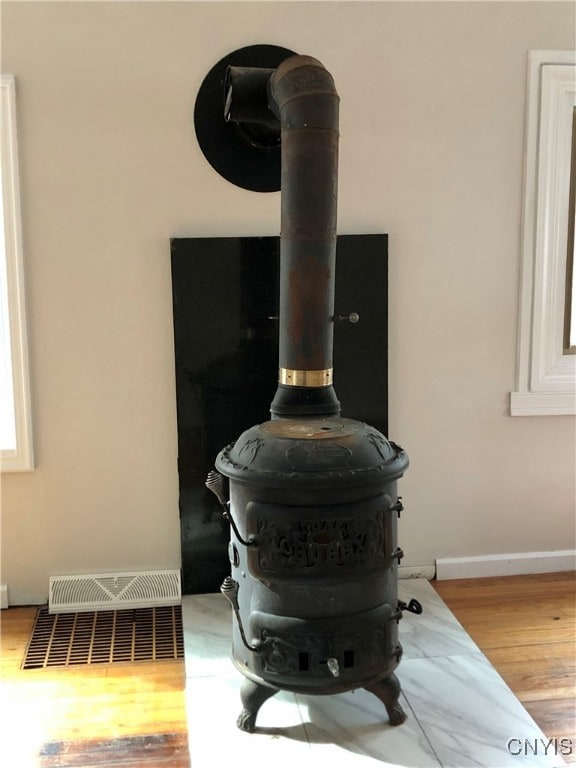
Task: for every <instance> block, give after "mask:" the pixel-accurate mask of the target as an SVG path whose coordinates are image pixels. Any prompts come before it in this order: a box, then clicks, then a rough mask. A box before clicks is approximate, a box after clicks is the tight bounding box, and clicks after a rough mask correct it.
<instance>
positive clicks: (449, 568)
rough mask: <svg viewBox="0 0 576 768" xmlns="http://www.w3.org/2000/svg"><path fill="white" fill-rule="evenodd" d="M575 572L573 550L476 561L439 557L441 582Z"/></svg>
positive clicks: (437, 570) (509, 555)
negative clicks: (526, 574)
mask: <svg viewBox="0 0 576 768" xmlns="http://www.w3.org/2000/svg"><path fill="white" fill-rule="evenodd" d="M574 570H576V550H574V549H563V550H558V551H556V552H519V553H514V554H503V555H478V556H475V557H439V558H437V560H436V578H437V579H438V581H445V580H447V579H477V578H480V577H482V576H514V575H518V574H525V573H556V572H559V571H574Z"/></svg>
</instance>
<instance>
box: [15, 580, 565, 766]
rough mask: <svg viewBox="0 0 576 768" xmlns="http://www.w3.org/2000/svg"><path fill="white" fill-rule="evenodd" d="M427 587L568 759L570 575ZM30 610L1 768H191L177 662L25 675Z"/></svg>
mask: <svg viewBox="0 0 576 768" xmlns="http://www.w3.org/2000/svg"><path fill="white" fill-rule="evenodd" d="M432 584H433V586H434V587H435V589H436V590H437V591H438V593H439V594H440V596H441V597H442V598H443V599H444V600H445V602H446V603H447V604H448V606H449V608H450V609H451V610H452V611H453V612H454V614H455V615H456V616H457V618H458V619H459V621H460V622H461V623H462V624H463V625H464V627H465V628H466V630H467V631H468V632H469V634H470V635H471V637H472V638H473V639H474V640H475V642H476V643H477V644H478V646H479V647H480V648H481V649H482V651H483V652H484V653H485V654H486V656H487V657H488V658H489V659H490V661H491V662H492V664H493V665H494V666H495V667H496V669H497V670H498V671H499V672H500V674H501V675H502V677H503V678H504V679H505V680H506V682H507V683H508V685H509V686H510V687H511V688H512V690H513V691H514V692H515V693H516V695H517V696H518V698H519V699H520V701H522V703H523V704H524V706H525V707H526V709H527V710H528V711H529V712H530V714H531V715H532V717H533V718H534V719H535V720H536V722H537V723H538V724H539V725H540V727H541V728H542V730H543V731H544V733H545V734H546V735H547V736H548V737H549V738H558V739H560V738H572V739H573V740H574V744H575V750H574V752H576V712H575V706H576V702H575V695H576V627H575V617H576V608H575V605H576V603H575V598H576V574H574V573H568V574H545V575H536V576H510V577H502V578H491V579H467V580H461V581H444V582H436V581H433V582H432ZM35 613H36V609H34V608H9V609H8V610H5V611H2V612H1V614H0V622H1V658H0V677H1V684H0V707H1V711H2V739H0V765H2V766H7V767H9V768H55V767H56V766H58V768H66V767H69V768H72V766H74V767H75V768H76V767H78V768H79V767H80V766H84V767H85V768H88V767H90V768H93V767H94V766H100V768H127V766H133V767H134V768H144V767H145V768H167V767H168V766H170V768H189V766H190V761H189V757H188V738H187V733H186V717H185V698H184V686H185V678H184V664H183V662H182V661H166V662H139V663H135V664H110V665H106V664H98V665H92V666H78V667H71V668H47V669H33V670H25V671H23V670H22V669H21V668H20V665H21V663H22V659H23V657H24V652H25V648H26V643H27V641H28V638H29V636H30V632H31V630H32V626H33V622H34V616H35ZM564 759H565V760H567V761H570V760H572V761H574V762H576V754H574V753H573V754H572V755H570V756H566V755H564Z"/></svg>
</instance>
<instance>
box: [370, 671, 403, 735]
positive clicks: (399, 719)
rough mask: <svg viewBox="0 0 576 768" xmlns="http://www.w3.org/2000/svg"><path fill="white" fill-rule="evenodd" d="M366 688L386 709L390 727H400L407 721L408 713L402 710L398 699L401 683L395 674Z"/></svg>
mask: <svg viewBox="0 0 576 768" xmlns="http://www.w3.org/2000/svg"><path fill="white" fill-rule="evenodd" d="M364 688H365V689H366V690H367V691H370V693H373V694H374V696H376V697H377V698H378V699H380V701H381V702H382V704H384V706H385V707H386V712H387V713H388V719H389V720H390V725H400V724H401V723H403V722H404V720H406V713H405V712H404V710H403V709H402V706H401V704H400V702H399V701H398V698H399V696H400V690H401V689H400V681H399V680H398V678H397V677H396V675H395V674H394V673H391V674H390V675H388V677H383V678H382V679H381V680H377V681H376V682H375V683H372V684H371V685H365V686H364Z"/></svg>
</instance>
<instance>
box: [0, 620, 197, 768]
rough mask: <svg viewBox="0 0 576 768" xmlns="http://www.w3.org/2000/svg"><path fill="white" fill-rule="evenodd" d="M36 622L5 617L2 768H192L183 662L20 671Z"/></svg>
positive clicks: (1, 688) (0, 697) (0, 704)
mask: <svg viewBox="0 0 576 768" xmlns="http://www.w3.org/2000/svg"><path fill="white" fill-rule="evenodd" d="M35 614H36V609H35V608H9V609H8V610H4V611H2V613H1V615H0V622H1V638H2V639H1V661H0V676H1V685H0V708H1V711H2V739H1V740H0V765H2V766H6V768H53V766H58V768H61V767H62V768H64V767H65V766H70V767H71V766H74V767H76V766H90V767H91V766H96V765H97V766H100V767H101V768H122V767H126V766H134V767H137V768H141V767H143V766H146V768H160V767H162V768H167V767H168V766H170V768H189V766H190V760H189V756H188V736H187V729H186V717H185V700H184V686H185V677H184V662H183V661H181V660H180V661H162V662H138V663H131V664H95V665H88V666H77V667H48V668H46V669H28V670H21V669H20V665H21V663H22V660H23V658H24V653H25V649H26V643H27V641H28V639H29V637H30V632H31V631H32V627H33V623H34V616H35Z"/></svg>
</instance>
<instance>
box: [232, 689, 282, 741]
mask: <svg viewBox="0 0 576 768" xmlns="http://www.w3.org/2000/svg"><path fill="white" fill-rule="evenodd" d="M276 693H278V688H269V687H268V686H267V685H260V683H255V682H253V681H252V680H249V679H248V678H246V679H245V680H244V682H243V683H242V688H241V689H240V698H241V700H242V706H243V707H244V709H243V710H242V712H240V714H239V716H238V720H237V721H236V725H237V726H238V728H240V730H241V731H247V732H248V733H252V732H253V731H254V729H255V728H256V716H257V715H258V712H259V710H260V707H261V706H262V704H264V702H265V701H266V700H267V699H270V698H271V697H272V696H274V694H276Z"/></svg>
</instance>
